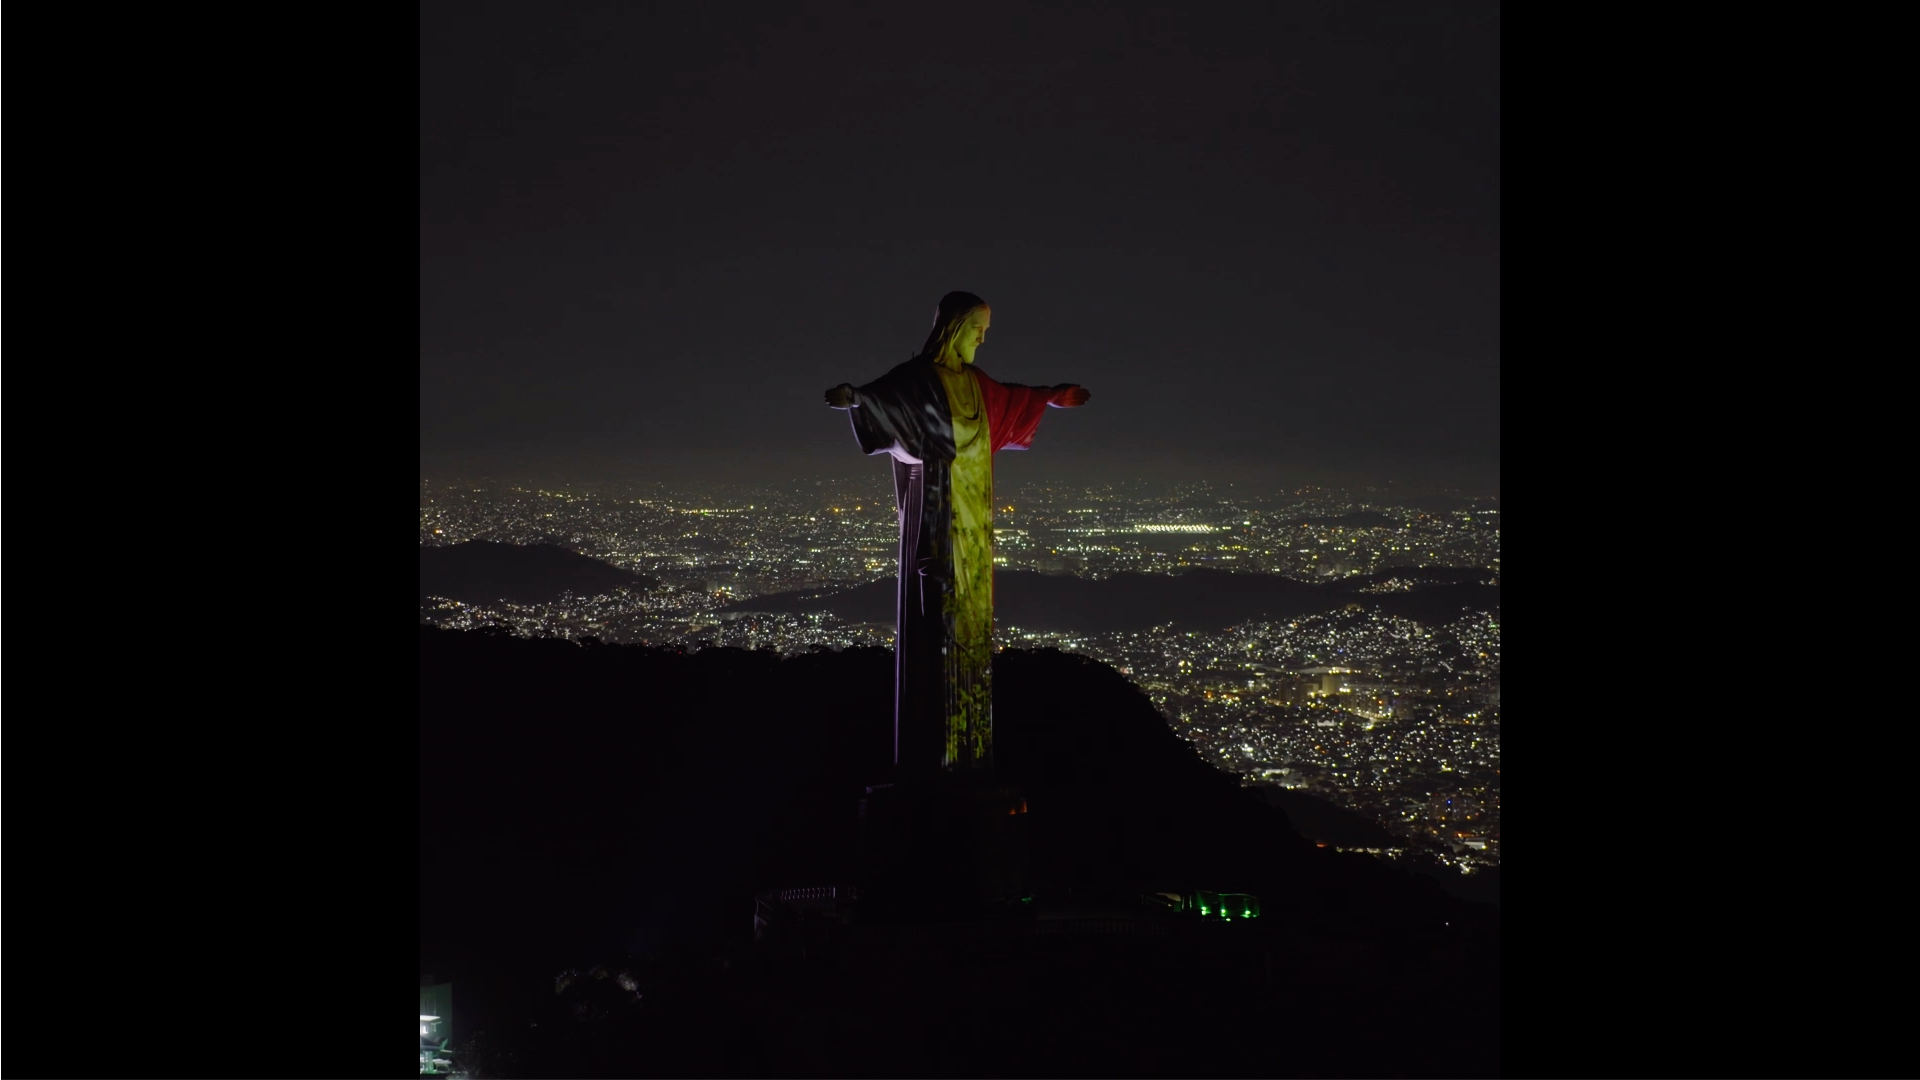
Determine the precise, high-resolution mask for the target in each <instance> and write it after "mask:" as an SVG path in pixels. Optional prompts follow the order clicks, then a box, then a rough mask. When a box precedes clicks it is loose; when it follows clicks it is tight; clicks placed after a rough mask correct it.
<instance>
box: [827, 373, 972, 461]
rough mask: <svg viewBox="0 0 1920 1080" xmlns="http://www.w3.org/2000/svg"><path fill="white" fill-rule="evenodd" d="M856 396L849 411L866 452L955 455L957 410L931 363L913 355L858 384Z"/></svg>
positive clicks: (903, 456)
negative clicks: (950, 406) (951, 408)
mask: <svg viewBox="0 0 1920 1080" xmlns="http://www.w3.org/2000/svg"><path fill="white" fill-rule="evenodd" d="M853 401H854V407H853V408H851V409H848V410H847V416H848V419H849V420H850V421H851V422H852V423H853V437H854V439H855V440H856V441H857V442H859V444H860V450H861V452H862V453H866V454H891V455H892V456H893V457H894V458H895V459H896V460H900V461H904V462H907V463H915V462H922V461H927V460H930V459H934V460H948V459H951V458H952V457H953V416H952V414H951V413H950V412H949V410H948V408H947V396H946V391H944V390H942V389H941V388H940V384H939V382H938V380H936V379H935V378H934V377H933V373H932V367H931V365H929V364H926V363H924V362H922V363H915V362H914V361H911V360H909V361H907V362H906V363H904V364H901V365H899V366H898V367H896V368H894V369H893V370H892V371H889V372H887V373H886V374H885V375H882V376H880V377H879V378H878V379H875V380H873V381H872V382H870V383H868V384H866V385H865V386H861V387H856V388H855V389H854V391H853Z"/></svg>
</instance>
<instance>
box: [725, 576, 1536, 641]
mask: <svg viewBox="0 0 1920 1080" xmlns="http://www.w3.org/2000/svg"><path fill="white" fill-rule="evenodd" d="M1492 574H1493V571H1490V570H1484V569H1476V568H1467V569H1462V568H1457V567H1432V568H1423V567H1398V568H1394V569H1390V570H1383V571H1380V572H1378V573H1374V574H1367V575H1362V576H1357V577H1351V578H1342V579H1341V580H1339V581H1335V582H1328V583H1324V584H1310V583H1307V582H1302V581H1295V580H1293V579H1291V578H1286V577H1281V576H1279V575H1278V574H1236V573H1229V572H1227V571H1223V570H1210V569H1199V570H1191V571H1189V572H1187V573H1185V574H1180V575H1177V576H1174V575H1167V574H1133V573H1126V574H1116V575H1114V576H1113V577H1111V578H1107V579H1105V580H1102V581H1093V580H1091V579H1088V578H1079V577H1071V576H1066V575H1059V574H1040V573H1035V572H1033V571H1030V570H1002V571H999V572H997V573H995V574H994V607H995V614H994V618H995V621H997V622H998V623H1000V624H1001V625H1003V626H1006V625H1012V626H1018V627H1021V628H1023V629H1027V630H1038V631H1043V632H1048V631H1057V632H1075V633H1107V632H1113V631H1124V630H1144V629H1146V628H1148V627H1151V626H1159V625H1162V624H1165V623H1177V624H1182V625H1187V626H1197V627H1208V628H1216V627H1222V626H1232V625H1234V624H1236V623H1242V622H1247V621H1250V620H1256V619H1263V618H1264V619H1294V618H1302V617H1305V616H1308V615H1317V614H1322V613H1325V612H1329V611H1337V610H1339V609H1341V608H1343V607H1345V606H1347V605H1348V604H1354V603H1358V604H1363V605H1365V606H1366V607H1368V608H1369V609H1371V608H1378V609H1380V610H1381V611H1382V612H1384V613H1386V614H1388V615H1396V616H1400V617H1403V618H1409V619H1414V620H1416V621H1419V622H1428V623H1438V622H1447V621H1450V620H1452V619H1454V618H1457V617H1458V616H1459V615H1460V613H1461V611H1462V609H1471V610H1474V611H1497V610H1499V608H1500V587H1499V586H1498V585H1483V584H1480V583H1481V582H1482V581H1485V580H1486V579H1487V578H1489V577H1491V576H1492ZM1393 578H1400V579H1403V580H1409V581H1413V582H1416V583H1417V585H1416V588H1414V589H1413V590H1412V591H1409V592H1391V593H1362V592H1359V591H1358V590H1359V589H1361V588H1363V587H1365V586H1367V585H1374V584H1379V583H1380V582H1383V581H1387V580H1390V579H1393ZM894 591H895V589H894V579H893V578H891V577H888V578H883V579H881V580H879V581H871V582H868V583H866V584H865V585H858V586H855V587H853V588H850V589H841V590H827V591H820V590H814V591H802V592H784V593H772V594H769V595H767V596H760V597H755V598H753V599H751V600H742V601H740V602H739V603H736V604H731V605H729V606H728V607H726V608H723V609H721V610H722V611H723V612H740V613H743V614H744V613H748V612H766V613H769V614H781V613H791V614H801V613H805V612H814V611H825V612H830V613H832V614H834V615H837V616H839V617H840V618H843V619H847V620H849V621H852V622H884V623H891V622H892V621H893V619H894V603H895V598H894Z"/></svg>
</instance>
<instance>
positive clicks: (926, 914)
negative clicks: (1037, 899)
mask: <svg viewBox="0 0 1920 1080" xmlns="http://www.w3.org/2000/svg"><path fill="white" fill-rule="evenodd" d="M1027 822H1028V807H1027V803H1026V799H1025V798H1023V797H1022V796H1021V795H1020V793H1019V792H1018V791H1016V790H1014V789H1013V788H1009V787H999V786H991V785H987V784H982V783H978V782H967V781H959V780H950V779H946V778H935V779H927V780H921V781H918V782H910V783H903V784H899V785H883V786H875V787H872V788H868V789H867V797H866V798H865V799H864V800H862V802H861V807H860V826H861V828H860V839H861V856H862V871H863V872H862V880H861V882H860V902H861V909H862V911H863V913H864V915H863V917H864V918H870V919H872V920H873V921H879V922H940V921H949V920H953V921H964V920H972V919H976V918H985V917H989V916H991V915H992V914H994V913H996V912H1006V911H1018V910H1020V908H1021V906H1022V904H1023V902H1024V901H1025V899H1026V898H1027V897H1028V896H1029V895H1030V893H1029V889H1028V873H1027Z"/></svg>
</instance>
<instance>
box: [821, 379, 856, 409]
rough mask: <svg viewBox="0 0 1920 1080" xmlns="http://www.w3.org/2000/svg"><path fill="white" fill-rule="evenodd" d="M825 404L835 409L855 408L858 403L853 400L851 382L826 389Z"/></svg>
mask: <svg viewBox="0 0 1920 1080" xmlns="http://www.w3.org/2000/svg"><path fill="white" fill-rule="evenodd" d="M827 405H828V406H829V407H831V408H835V409H857V408H859V407H860V403H859V402H858V401H855V400H854V397H853V384H852V383H841V384H840V385H839V386H836V387H834V388H833V389H831V390H829V391H827Z"/></svg>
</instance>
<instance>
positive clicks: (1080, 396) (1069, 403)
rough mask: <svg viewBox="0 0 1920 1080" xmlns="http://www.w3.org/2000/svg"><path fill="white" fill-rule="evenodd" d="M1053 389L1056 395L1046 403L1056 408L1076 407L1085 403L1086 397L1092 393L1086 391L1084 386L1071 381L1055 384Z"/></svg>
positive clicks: (1090, 396)
mask: <svg viewBox="0 0 1920 1080" xmlns="http://www.w3.org/2000/svg"><path fill="white" fill-rule="evenodd" d="M1054 391H1055V393H1056V394H1057V395H1058V396H1056V397H1055V398H1054V399H1053V400H1052V401H1050V402H1048V404H1049V405H1052V406H1053V407H1054V408H1056V409H1077V408H1079V407H1080V406H1082V405H1085V404H1086V403H1087V401H1088V399H1090V398H1092V397H1093V395H1092V394H1089V393H1087V388H1086V387H1084V386H1077V385H1075V384H1073V383H1064V384H1062V385H1060V386H1056V387H1054ZM1060 391H1065V393H1060Z"/></svg>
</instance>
